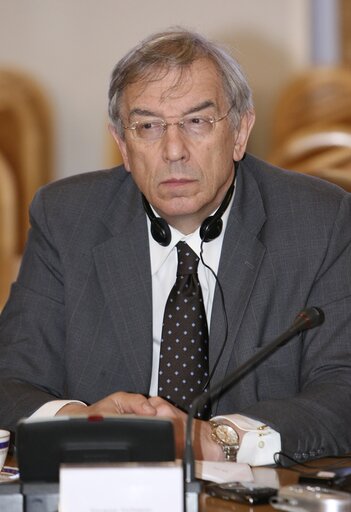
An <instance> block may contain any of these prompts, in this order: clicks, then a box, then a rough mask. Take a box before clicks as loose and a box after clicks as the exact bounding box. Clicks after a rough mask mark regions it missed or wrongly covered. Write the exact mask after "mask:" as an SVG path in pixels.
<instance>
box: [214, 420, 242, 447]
mask: <svg viewBox="0 0 351 512" xmlns="http://www.w3.org/2000/svg"><path fill="white" fill-rule="evenodd" d="M215 433H216V436H217V437H218V439H220V440H221V441H222V443H224V444H226V445H228V446H234V445H236V444H238V441H239V436H238V434H237V433H236V431H235V430H234V429H233V427H230V426H229V425H217V426H216V428H215Z"/></svg>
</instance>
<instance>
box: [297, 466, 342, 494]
mask: <svg viewBox="0 0 351 512" xmlns="http://www.w3.org/2000/svg"><path fill="white" fill-rule="evenodd" d="M299 483H301V484H306V485H311V486H322V487H330V488H333V489H339V490H340V491H346V492H350V493H351V467H340V468H329V469H328V470H327V471H318V472H317V473H304V474H301V475H300V476H299Z"/></svg>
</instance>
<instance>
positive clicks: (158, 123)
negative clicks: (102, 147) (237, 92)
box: [123, 105, 234, 141]
mask: <svg viewBox="0 0 351 512" xmlns="http://www.w3.org/2000/svg"><path fill="white" fill-rule="evenodd" d="M233 106H234V105H232V106H231V107H230V109H229V110H228V112H227V113H226V114H224V116H222V117H219V118H217V119H216V118H214V117H212V116H189V117H184V118H183V119H180V120H179V121H176V122H174V123H166V121H163V120H162V119H160V120H155V121H135V122H134V123H132V124H131V125H130V126H123V128H124V129H125V130H131V132H132V133H133V135H134V137H135V138H136V139H141V140H146V141H152V140H157V139H161V138H162V136H163V134H164V133H165V131H166V130H167V128H168V126H178V127H179V128H180V129H181V130H182V132H183V133H185V135H187V136H188V137H193V138H196V137H198V138H202V137H206V136H207V135H209V134H210V133H211V132H212V130H213V128H214V126H215V124H216V123H219V121H222V120H223V119H225V118H226V117H227V116H228V115H229V112H230V111H231V109H232V108H233Z"/></svg>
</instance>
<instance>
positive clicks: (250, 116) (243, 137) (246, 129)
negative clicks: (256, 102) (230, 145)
mask: <svg viewBox="0 0 351 512" xmlns="http://www.w3.org/2000/svg"><path fill="white" fill-rule="evenodd" d="M254 124H255V113H254V111H249V112H246V113H245V114H244V115H243V116H242V118H241V121H240V128H239V130H238V131H237V132H236V138H235V146H234V152H233V160H234V161H235V162H238V161H239V160H241V159H242V158H243V156H244V153H245V151H246V146H247V141H248V140H249V136H250V133H251V130H252V128H253V125H254Z"/></svg>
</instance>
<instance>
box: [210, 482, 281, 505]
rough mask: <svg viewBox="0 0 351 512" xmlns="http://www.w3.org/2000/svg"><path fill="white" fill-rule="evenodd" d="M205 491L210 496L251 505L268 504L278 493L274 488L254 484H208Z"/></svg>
mask: <svg viewBox="0 0 351 512" xmlns="http://www.w3.org/2000/svg"><path fill="white" fill-rule="evenodd" d="M205 491H206V492H207V494H209V495H210V496H215V497H217V498H222V499H225V500H230V501H237V502H239V503H247V504H250V505H259V504H263V503H268V502H269V499H270V498H271V497H272V496H275V495H276V494H277V492H278V490H277V489H275V488H274V487H265V486H262V485H259V484H256V483H253V482H226V483H223V484H207V485H206V487H205Z"/></svg>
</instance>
